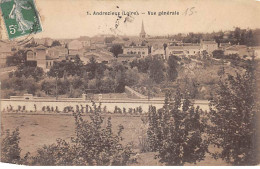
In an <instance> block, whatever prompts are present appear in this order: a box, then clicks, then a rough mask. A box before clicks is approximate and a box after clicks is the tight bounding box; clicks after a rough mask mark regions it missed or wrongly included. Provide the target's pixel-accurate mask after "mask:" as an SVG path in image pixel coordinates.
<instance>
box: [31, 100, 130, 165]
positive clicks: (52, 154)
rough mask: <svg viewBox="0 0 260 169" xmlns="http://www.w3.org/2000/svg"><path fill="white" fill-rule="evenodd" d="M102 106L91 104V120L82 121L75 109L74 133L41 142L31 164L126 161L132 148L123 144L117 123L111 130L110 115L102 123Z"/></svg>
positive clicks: (128, 161)
mask: <svg viewBox="0 0 260 169" xmlns="http://www.w3.org/2000/svg"><path fill="white" fill-rule="evenodd" d="M100 113H101V107H100V106H96V105H95V104H93V114H91V115H90V118H91V121H85V120H83V118H82V114H81V113H80V112H76V113H74V117H75V123H76V130H75V133H76V137H75V138H72V142H71V143H68V142H66V141H64V140H61V139H59V140H57V144H53V145H50V146H44V147H43V148H41V149H39V150H38V152H37V155H36V156H35V157H33V162H32V164H34V165H128V164H129V163H131V156H132V155H133V151H132V149H131V147H130V146H129V145H127V146H123V145H122V144H121V143H120V141H122V139H123V138H122V137H121V133H122V130H123V126H119V130H118V132H117V134H114V133H113V132H112V124H111V118H110V117H109V118H108V119H107V123H106V124H107V125H106V126H105V127H102V124H103V121H104V119H103V117H101V115H100Z"/></svg>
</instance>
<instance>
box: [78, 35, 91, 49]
mask: <svg viewBox="0 0 260 169" xmlns="http://www.w3.org/2000/svg"><path fill="white" fill-rule="evenodd" d="M78 40H79V41H80V42H81V44H82V46H83V47H90V46H91V40H90V38H89V37H88V36H80V37H79V38H78Z"/></svg>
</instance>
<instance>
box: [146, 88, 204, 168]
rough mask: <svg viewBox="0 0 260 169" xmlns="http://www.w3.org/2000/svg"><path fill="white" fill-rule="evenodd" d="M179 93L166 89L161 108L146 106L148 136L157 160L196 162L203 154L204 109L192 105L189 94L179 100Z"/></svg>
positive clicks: (176, 163) (180, 162)
mask: <svg viewBox="0 0 260 169" xmlns="http://www.w3.org/2000/svg"><path fill="white" fill-rule="evenodd" d="M181 98H182V97H181V94H180V92H179V90H177V91H176V94H175V97H174V98H172V95H171V93H167V94H166V97H165V104H164V107H163V108H162V109H159V110H158V111H157V110H156V108H155V107H153V106H150V107H149V128H148V138H149V143H150V145H151V150H152V151H158V155H157V156H156V157H158V158H159V159H160V162H162V163H165V164H166V165H184V164H185V163H196V162H197V161H201V160H203V159H204V158H205V153H206V152H207V148H208V144H207V140H206V138H204V130H205V127H206V125H205V122H206V121H205V119H203V118H201V116H200V115H201V114H202V113H203V112H202V111H201V110H199V107H197V108H196V109H195V108H194V107H193V106H192V105H191V102H190V101H189V99H188V97H186V98H185V99H184V101H183V103H181V102H182V101H181Z"/></svg>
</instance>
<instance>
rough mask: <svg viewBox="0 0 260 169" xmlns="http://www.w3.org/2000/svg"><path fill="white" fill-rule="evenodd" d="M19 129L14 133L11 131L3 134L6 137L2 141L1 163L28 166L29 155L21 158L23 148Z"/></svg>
mask: <svg viewBox="0 0 260 169" xmlns="http://www.w3.org/2000/svg"><path fill="white" fill-rule="evenodd" d="M19 135H20V133H19V129H18V128H16V129H15V130H14V131H13V132H12V133H10V131H9V130H6V132H5V133H4V134H3V136H5V137H4V138H3V139H2V141H1V162H4V163H14V164H26V161H27V158H28V155H29V153H27V154H26V155H25V156H24V157H21V148H20V146H19V141H20V136H19Z"/></svg>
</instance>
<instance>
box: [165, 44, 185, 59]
mask: <svg viewBox="0 0 260 169" xmlns="http://www.w3.org/2000/svg"><path fill="white" fill-rule="evenodd" d="M170 55H175V56H184V55H185V53H184V49H183V46H168V47H167V48H166V58H169V56H170Z"/></svg>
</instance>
